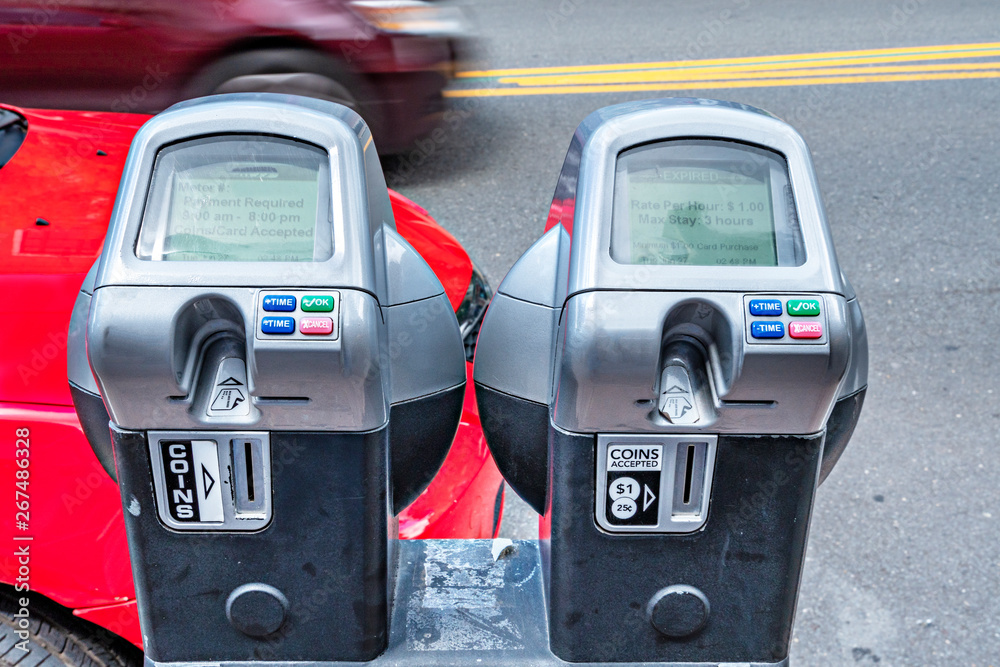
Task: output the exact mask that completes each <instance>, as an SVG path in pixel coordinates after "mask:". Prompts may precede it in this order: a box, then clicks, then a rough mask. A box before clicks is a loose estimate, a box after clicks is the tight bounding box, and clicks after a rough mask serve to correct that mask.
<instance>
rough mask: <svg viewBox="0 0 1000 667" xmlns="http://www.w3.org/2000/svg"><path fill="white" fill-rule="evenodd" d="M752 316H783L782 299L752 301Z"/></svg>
mask: <svg viewBox="0 0 1000 667" xmlns="http://www.w3.org/2000/svg"><path fill="white" fill-rule="evenodd" d="M750 314H751V315H763V316H769V317H776V316H778V315H781V300H780V299H751V300H750Z"/></svg>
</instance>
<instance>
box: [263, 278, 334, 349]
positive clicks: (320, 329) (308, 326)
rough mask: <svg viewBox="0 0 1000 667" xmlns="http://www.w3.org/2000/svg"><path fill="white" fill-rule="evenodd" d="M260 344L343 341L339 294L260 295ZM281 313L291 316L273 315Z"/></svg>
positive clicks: (272, 291) (274, 292)
mask: <svg viewBox="0 0 1000 667" xmlns="http://www.w3.org/2000/svg"><path fill="white" fill-rule="evenodd" d="M257 303H258V306H257V319H258V322H259V323H258V325H257V332H256V336H257V338H258V339H259V340H267V339H272V338H281V339H284V340H336V339H337V338H338V337H339V331H338V329H339V327H338V325H337V323H338V322H339V321H340V293H339V292H277V291H276V290H261V291H260V292H259V293H258V294H257ZM274 312H281V313H288V314H287V315H272V314H271V313H274Z"/></svg>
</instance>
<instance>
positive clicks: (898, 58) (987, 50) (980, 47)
mask: <svg viewBox="0 0 1000 667" xmlns="http://www.w3.org/2000/svg"><path fill="white" fill-rule="evenodd" d="M998 49H1000V42H984V43H979V44H948V45H942V46H918V47H906V48H891V49H864V50H856V51H825V52H820V53H796V54H789V55H778V56H751V57H744V58H713V59H705V60H668V61H662V62H645V63H614V64H604V65H567V66H561V67H521V68H510V69H493V70H476V71H466V72H458V73H457V74H456V76H457V77H458V78H484V77H501V76H532V75H546V74H574V73H587V72H614V71H635V70H650V69H670V68H678V69H681V68H683V69H692V68H696V67H733V66H739V65H762V64H783V63H786V64H787V63H800V62H815V63H822V64H826V65H829V64H832V63H829V62H825V63H824V62H823V61H842V60H843V61H846V60H851V61H853V60H859V59H860V60H863V61H864V62H902V61H905V60H936V59H941V60H943V59H953V58H975V57H981V56H986V55H992V52H994V51H997V50H998ZM844 64H854V63H853V62H852V63H847V62H845V63H844Z"/></svg>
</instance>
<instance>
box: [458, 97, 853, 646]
mask: <svg viewBox="0 0 1000 667" xmlns="http://www.w3.org/2000/svg"><path fill="white" fill-rule="evenodd" d="M550 222H551V223H553V224H552V226H551V228H550V229H549V230H548V231H547V232H546V234H545V235H544V236H543V237H542V238H541V239H540V240H539V241H538V242H537V243H535V245H533V246H532V247H531V248H530V249H529V250H528V251H527V252H526V253H525V255H524V256H523V257H522V258H521V259H520V260H519V261H518V262H517V263H516V264H515V266H514V267H513V268H512V269H511V271H510V272H509V274H508V275H507V277H506V278H505V279H504V281H503V283H502V284H501V285H500V287H499V289H498V291H497V294H496V296H495V297H494V298H493V301H492V303H491V304H490V307H489V310H488V311H487V313H486V316H485V319H484V321H483V325H482V330H481V333H480V336H479V340H478V344H477V353H476V359H475V371H474V378H475V383H476V396H477V400H478V404H479V410H480V414H481V418H482V422H483V429H484V432H485V434H486V438H487V441H488V442H489V445H490V449H491V451H492V453H493V456H494V458H495V460H496V462H497V465H498V466H499V468H500V470H501V472H502V473H503V475H504V477H505V478H506V480H507V481H508V483H509V484H510V486H511V487H512V488H513V489H514V490H516V491H517V493H518V494H519V495H521V497H522V498H524V499H525V500H526V501H527V502H528V503H529V504H530V505H531V506H532V507H533V508H534V509H535V510H536V511H537V512H539V513H540V514H542V515H543V526H544V527H545V531H546V532H545V533H543V535H542V537H543V542H542V545H543V546H542V548H543V553H544V557H543V559H542V560H543V562H544V563H545V584H544V591H545V599H546V602H545V604H546V605H547V616H548V631H549V646H550V649H551V651H552V653H553V654H554V655H555V656H556V657H557V658H559V659H561V660H565V661H570V662H600V663H608V662H630V663H650V662H660V663H662V662H670V663H685V664H687V663H698V664H702V663H711V664H713V665H715V664H720V663H740V664H746V663H754V664H756V663H768V664H771V663H775V662H780V661H783V660H785V659H786V657H787V655H788V642H789V639H790V635H791V627H792V619H793V615H794V609H795V602H796V597H797V593H798V584H799V579H800V575H801V571H802V561H803V554H804V549H805V545H806V538H807V534H808V527H809V519H810V511H811V508H812V503H813V497H814V493H815V489H816V487H817V485H818V483H819V480H820V476H821V471H822V470H823V467H824V462H825V463H826V468H827V470H826V472H828V471H829V468H830V467H832V465H833V463H835V462H836V459H837V457H838V456H839V455H840V452H841V451H842V450H843V447H844V446H845V445H846V443H847V441H848V439H849V438H850V435H851V433H852V431H853V428H854V425H855V423H856V421H857V419H858V415H859V412H860V409H861V404H862V401H863V398H864V394H865V390H866V386H867V340H866V333H865V327H864V321H863V318H862V314H861V309H860V306H859V305H858V301H857V298H856V296H855V293H854V290H853V289H852V288H851V285H850V283H849V282H848V281H847V279H846V277H845V276H844V275H843V273H842V271H841V268H840V265H839V264H838V262H837V257H836V255H835V252H834V248H833V243H832V239H831V236H830V232H829V229H828V227H827V223H826V219H825V215H824V212H823V207H822V204H821V202H820V195H819V190H818V186H817V183H816V178H815V175H814V173H813V167H812V163H811V159H810V156H809V152H808V149H807V148H806V145H805V143H804V142H803V140H802V138H801V137H800V136H799V135H798V134H797V133H796V132H795V131H794V130H793V129H792V128H791V127H789V126H788V125H786V124H785V123H783V122H782V121H780V120H778V119H777V118H775V117H773V116H771V115H770V114H768V113H766V112H763V111H760V110H758V109H754V108H752V107H748V106H744V105H739V104H731V103H725V102H717V101H712V100H694V99H676V100H656V101H645V102H635V103H628V104H622V105H618V106H613V107H609V108H606V109H602V110H600V111H597V112H595V113H593V114H591V115H590V116H589V117H588V118H587V119H586V120H584V122H583V123H582V124H581V125H580V127H579V128H578V130H577V132H576V134H575V136H574V138H573V141H572V144H571V146H570V149H569V153H568V154H567V157H566V160H565V164H564V166H563V169H562V173H561V174H560V177H559V182H558V186H557V189H556V194H555V198H554V201H553V204H552V209H551V214H550Z"/></svg>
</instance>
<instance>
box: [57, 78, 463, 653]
mask: <svg viewBox="0 0 1000 667" xmlns="http://www.w3.org/2000/svg"><path fill="white" fill-rule="evenodd" d="M75 317H76V319H77V320H80V319H85V320H86V321H87V322H88V325H87V327H86V340H85V346H86V351H87V353H88V356H89V362H90V367H91V368H92V370H93V376H90V374H89V372H88V369H87V366H86V364H85V363H82V362H81V361H80V359H79V358H75V357H79V355H80V353H81V350H82V349H83V345H82V343H83V342H84V341H80V340H74V342H73V349H71V351H70V373H71V385H72V388H73V393H74V398H75V401H76V404H77V406H78V411H79V413H80V415H81V418H82V420H83V421H84V422H85V426H87V422H101V421H102V419H103V428H104V430H105V432H107V420H108V418H109V417H110V422H111V431H110V433H111V437H110V445H111V447H112V448H113V459H114V464H115V466H116V472H117V480H118V483H119V485H120V487H121V491H122V502H123V507H124V510H125V511H124V516H125V523H126V528H127V531H128V542H129V550H130V556H131V561H132V567H133V575H134V579H135V585H136V595H137V599H138V607H139V616H140V620H141V624H142V633H143V647H144V650H145V652H146V656H147V659H148V660H152V661H153V662H157V663H159V662H187V663H191V662H201V663H203V662H204V661H214V662H219V661H239V660H272V661H316V660H352V661H358V660H370V659H373V658H374V657H376V656H377V655H379V654H380V653H381V652H382V651H384V649H385V647H386V644H387V636H388V619H389V613H390V608H391V605H392V593H393V586H394V584H393V573H394V572H395V542H396V538H397V526H396V523H395V520H394V518H393V517H394V515H395V514H396V513H398V512H399V511H400V510H401V509H402V508H403V507H405V506H406V505H407V504H408V503H409V502H411V501H412V500H413V499H414V498H415V497H416V495H417V494H419V493H420V492H421V491H422V489H423V488H424V487H425V486H426V485H427V483H429V481H430V479H431V477H432V476H433V475H434V473H435V472H436V470H437V468H438V467H439V465H440V463H441V462H442V460H443V459H444V457H445V455H446V453H447V451H448V448H449V446H450V443H451V439H452V437H453V436H454V433H455V429H456V428H457V425H458V419H459V416H460V414H461V407H462V401H463V393H464V392H463V387H464V382H465V366H464V364H465V359H464V347H463V344H462V339H461V335H460V333H459V329H458V325H457V322H456V320H455V316H454V313H453V311H452V309H451V307H450V304H449V302H448V299H447V297H446V295H445V293H444V290H443V288H442V286H441V284H440V283H439V282H438V280H437V278H436V277H435V276H434V274H433V272H432V271H431V270H430V268H429V267H428V266H427V265H426V263H425V262H424V261H423V259H422V258H421V257H420V256H419V255H418V254H417V253H416V252H415V251H414V250H413V248H411V247H410V245H409V244H408V243H407V242H406V241H405V240H404V239H403V238H402V237H401V236H400V235H399V234H398V233H397V232H396V231H395V227H394V223H393V217H392V210H391V207H390V203H389V198H388V194H387V191H386V185H385V181H384V178H383V175H382V171H381V167H380V164H379V160H378V156H377V155H376V153H375V147H374V145H373V143H372V139H371V134H370V132H369V130H368V127H367V126H366V125H365V123H364V121H362V119H361V118H360V117H359V116H358V115H357V114H355V113H354V112H352V111H350V110H348V109H346V108H344V107H341V106H338V105H335V104H331V103H327V102H321V101H316V100H307V99H304V98H295V97H290V96H272V95H226V96H219V97H213V98H206V99H202V100H196V101H193V102H188V103H183V104H180V105H177V106H175V107H172V108H171V109H169V110H168V111H166V112H164V113H162V114H160V115H159V116H156V117H155V118H153V119H152V120H150V121H149V122H148V123H147V124H146V125H144V126H143V128H142V129H141V130H140V131H139V133H138V134H137V135H136V137H135V139H134V140H133V143H132V147H131V150H130V152H129V156H128V160H127V163H126V165H125V171H124V174H123V176H122V181H121V186H120V188H119V192H118V198H117V201H116V203H115V208H114V213H113V216H112V221H111V226H110V229H109V232H108V236H107V240H106V242H105V246H104V251H103V254H102V256H101V258H100V260H99V264H98V266H97V267H96V269H95V270H94V271H93V272H92V274H91V276H90V277H89V278H88V281H87V282H86V283H85V285H84V289H83V290H82V292H81V295H80V298H79V300H78V303H77V309H76V314H75ZM102 399H103V403H102ZM105 407H106V412H105V411H104V408H105ZM100 426H101V425H100V424H99V423H98V424H97V426H94V424H91V425H90V427H89V429H88V434H89V435H91V437H92V441H93V443H94V446H95V449H97V450H98V455H99V457H100V458H102V460H103V461H109V460H110V458H111V457H110V456H109V452H108V451H107V446H108V441H107V439H103V440H102V437H101V435H100V431H101V427H100Z"/></svg>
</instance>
